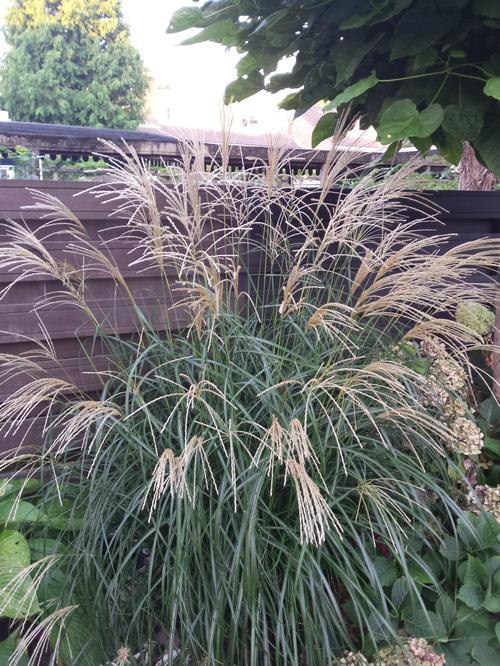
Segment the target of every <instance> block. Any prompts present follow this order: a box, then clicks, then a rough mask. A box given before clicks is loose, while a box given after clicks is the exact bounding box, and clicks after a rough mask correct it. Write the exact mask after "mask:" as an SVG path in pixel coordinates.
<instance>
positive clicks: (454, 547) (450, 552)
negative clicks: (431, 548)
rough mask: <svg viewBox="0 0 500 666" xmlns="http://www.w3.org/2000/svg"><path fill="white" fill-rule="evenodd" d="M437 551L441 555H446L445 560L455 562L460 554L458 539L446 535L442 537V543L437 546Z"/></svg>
mask: <svg viewBox="0 0 500 666" xmlns="http://www.w3.org/2000/svg"><path fill="white" fill-rule="evenodd" d="M439 552H440V553H441V555H442V556H443V557H446V559H447V560H451V561H452V562H456V561H457V560H459V559H460V556H461V555H462V548H461V545H460V541H459V540H458V539H456V538H455V537H452V536H446V537H445V538H444V539H443V543H442V544H441V545H440V547H439Z"/></svg>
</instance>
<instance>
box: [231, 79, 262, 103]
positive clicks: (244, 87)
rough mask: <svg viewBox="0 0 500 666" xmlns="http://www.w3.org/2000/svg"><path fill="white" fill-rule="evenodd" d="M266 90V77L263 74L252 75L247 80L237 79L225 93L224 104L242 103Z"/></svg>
mask: <svg viewBox="0 0 500 666" xmlns="http://www.w3.org/2000/svg"><path fill="white" fill-rule="evenodd" d="M263 88H264V77H263V76H262V75H261V74H256V73H254V74H250V75H249V76H248V77H247V78H241V79H236V80H235V81H233V82H232V83H230V84H229V85H228V86H227V87H226V90H225V92H224V102H225V103H226V104H231V102H241V100H242V99H246V98H247V97H251V96H252V95H255V93H258V92H260V91H261V90H262V89H263Z"/></svg>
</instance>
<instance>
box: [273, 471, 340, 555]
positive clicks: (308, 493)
mask: <svg viewBox="0 0 500 666" xmlns="http://www.w3.org/2000/svg"><path fill="white" fill-rule="evenodd" d="M286 470H287V472H288V474H289V475H290V477H291V478H292V479H293V482H294V485H295V490H296V493H297V502H298V504H299V520H300V539H301V543H310V544H312V545H314V546H320V545H321V544H322V543H323V542H324V541H325V538H326V533H327V532H328V530H329V529H331V528H333V529H335V530H336V532H337V533H338V534H339V536H340V535H341V533H342V527H341V525H340V523H339V521H338V520H337V518H336V517H335V514H334V513H333V511H332V510H331V509H330V507H329V506H328V504H327V502H326V501H325V498H324V497H323V496H322V495H321V491H320V489H319V488H318V486H317V485H316V484H315V483H314V481H313V480H312V479H311V477H310V476H309V474H308V473H307V471H306V468H305V467H304V465H303V463H300V462H297V461H296V460H292V459H291V458H289V459H288V460H287V461H286Z"/></svg>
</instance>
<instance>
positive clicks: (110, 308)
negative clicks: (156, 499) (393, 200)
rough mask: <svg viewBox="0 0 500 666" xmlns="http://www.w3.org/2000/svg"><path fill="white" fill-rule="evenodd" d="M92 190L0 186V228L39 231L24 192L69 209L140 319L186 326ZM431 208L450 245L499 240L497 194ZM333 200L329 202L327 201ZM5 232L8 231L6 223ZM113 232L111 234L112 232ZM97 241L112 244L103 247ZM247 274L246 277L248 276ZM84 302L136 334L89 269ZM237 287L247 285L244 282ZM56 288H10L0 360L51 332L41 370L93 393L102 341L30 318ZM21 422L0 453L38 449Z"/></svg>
mask: <svg viewBox="0 0 500 666" xmlns="http://www.w3.org/2000/svg"><path fill="white" fill-rule="evenodd" d="M90 185H91V183H82V182H78V183H76V182H37V181H19V180H16V181H14V180H11V181H0V221H2V222H4V221H7V220H9V219H10V220H14V221H20V220H24V221H25V222H26V224H27V225H28V226H29V227H30V228H31V229H33V230H36V229H37V228H38V227H39V226H40V225H41V224H43V223H44V219H43V211H41V210H39V209H36V210H34V209H30V208H26V207H27V206H30V205H32V204H33V194H32V192H30V191H29V189H28V188H32V189H35V190H42V191H43V192H45V193H48V194H51V195H53V196H55V197H57V198H58V199H60V200H61V201H62V202H64V203H65V204H66V205H67V206H68V208H70V209H71V210H72V211H73V212H74V213H75V214H76V216H77V217H78V218H79V219H80V220H81V222H82V223H83V224H84V225H85V228H86V230H87V232H88V234H89V236H90V237H91V238H92V239H93V242H94V244H95V246H96V247H97V248H100V249H102V250H106V251H108V252H109V253H110V254H111V255H112V257H113V258H114V261H115V262H116V264H117V266H118V268H119V269H120V271H121V272H122V273H123V275H124V276H125V277H126V278H127V283H128V285H129V287H130V290H131V292H132V293H133V295H134V298H135V299H136V302H137V304H138V306H139V308H140V309H141V310H142V311H144V312H146V313H147V314H148V316H149V317H150V318H151V320H152V321H153V322H154V324H155V326H156V327H157V328H158V329H160V330H162V329H165V328H167V327H172V326H176V327H180V326H184V325H186V323H187V321H188V317H187V313H186V312H185V311H184V310H183V308H182V307H170V308H169V306H173V304H174V301H173V296H172V294H171V295H170V301H169V299H168V298H167V299H166V306H165V305H162V303H163V302H164V301H165V299H164V293H163V290H164V288H165V287H164V284H163V281H162V279H161V277H160V273H159V270H158V269H156V270H155V269H150V270H148V271H144V272H141V271H138V270H136V269H135V268H134V267H130V266H129V264H130V262H131V261H133V259H134V256H136V255H135V254H134V252H136V250H137V248H136V245H135V244H134V241H133V240H131V239H130V238H129V239H116V236H117V230H116V227H117V225H118V224H119V223H120V222H119V221H118V220H117V219H116V218H114V217H110V215H111V214H112V213H113V204H112V203H111V204H106V203H104V202H103V201H102V200H97V199H96V198H95V196H94V195H93V194H92V193H87V192H85V190H87V188H88V187H89V186H90ZM429 196H430V198H431V199H432V200H433V202H434V203H435V204H437V205H439V206H441V207H442V209H443V212H442V214H440V215H439V220H435V221H432V220H431V221H430V222H429V223H428V225H426V228H427V232H428V233H429V234H436V233H439V234H442V233H452V234H456V236H455V237H454V239H453V240H452V241H451V243H459V242H464V241H470V240H474V239H476V238H480V237H484V236H497V237H498V235H499V233H500V192H499V193H475V192H474V193H469V192H468V193H464V192H439V193H433V194H432V195H429ZM332 200H335V195H334V194H332ZM7 224H9V223H8V222H7ZM110 230H112V231H110ZM102 238H105V239H106V238H107V239H109V238H114V240H112V241H111V242H109V243H105V244H103V241H102V240H101V239H102ZM5 242H6V236H5V230H4V229H1V228H0V245H1V244H2V243H5ZM47 246H48V247H49V248H50V250H51V251H52V252H53V253H54V254H55V256H56V257H57V258H59V259H61V260H62V259H63V258H64V259H66V260H67V261H68V262H70V263H71V265H72V267H74V268H75V270H81V269H83V268H84V263H83V261H82V257H81V256H79V255H78V252H74V253H69V254H68V253H67V251H65V250H67V249H68V248H67V240H66V239H64V238H63V237H57V238H53V239H51V240H50V241H49V242H48V244H47ZM251 270H252V269H251ZM167 275H168V277H169V278H171V280H172V285H171V287H173V283H174V280H175V276H174V272H173V271H171V270H170V271H169V270H168V269H167ZM16 277H18V274H16V273H15V272H11V271H6V270H3V271H0V290H1V289H3V288H5V287H6V286H9V285H12V284H13V282H14V281H15V279H16ZM85 277H86V300H87V301H89V302H90V304H91V309H92V310H93V312H94V313H95V315H96V317H97V318H98V319H99V321H101V322H103V328H104V330H106V331H115V332H116V333H119V334H120V336H128V335H132V334H133V333H134V332H135V331H136V330H137V325H136V319H135V315H134V310H133V308H132V306H131V303H130V300H129V299H128V298H127V296H126V295H125V294H123V293H120V291H119V289H117V287H116V285H115V283H114V282H113V280H112V279H111V278H110V277H109V275H108V274H106V272H104V271H100V270H95V269H93V270H92V272H90V271H89V272H88V273H86V276H85ZM242 280H243V283H244V282H245V280H246V277H245V276H244V275H243V276H242ZM55 286H56V283H55V282H53V281H51V280H49V279H48V278H47V277H46V276H43V275H40V276H36V277H32V278H30V279H28V280H26V281H22V282H19V283H16V284H14V286H12V288H11V290H10V291H9V292H8V293H7V295H6V296H5V297H4V298H3V300H1V301H0V355H1V354H18V353H22V352H25V351H26V350H28V349H31V348H33V346H34V341H37V340H38V341H43V340H44V337H45V333H44V330H43V328H41V326H40V322H43V326H44V327H45V328H46V330H47V331H48V332H49V334H50V337H51V340H52V343H53V345H54V348H55V350H56V352H57V358H58V363H55V362H54V361H51V360H47V361H45V362H44V363H43V364H42V365H44V367H45V368H46V370H47V371H49V372H50V375H51V376H54V377H59V378H61V379H65V380H67V381H69V382H71V383H73V384H75V385H76V386H78V387H79V388H80V389H82V390H83V391H85V392H90V393H96V392H98V391H99V390H100V388H101V386H102V377H101V375H100V373H102V372H103V371H106V370H107V369H108V368H109V367H110V359H109V357H108V354H107V352H106V349H105V347H104V346H103V343H102V341H100V340H96V339H94V337H93V336H94V332H95V327H94V325H93V324H92V323H90V322H89V320H88V317H87V316H86V315H85V313H83V312H82V311H81V310H80V309H79V308H78V307H76V306H75V305H72V304H71V303H68V302H64V303H58V304H55V305H52V306H51V307H45V308H42V309H41V310H39V311H36V304H37V303H38V302H39V301H41V300H42V299H43V296H44V295H45V294H46V293H47V292H50V291H52V290H53V288H54V287H55ZM1 381H2V380H1V378H0V401H2V400H5V398H6V397H7V396H8V395H10V394H12V392H13V391H15V390H17V389H19V388H21V387H22V385H23V383H25V382H26V377H25V376H21V375H19V376H18V377H16V378H15V379H14V380H11V381H9V382H8V383H1ZM32 421H33V419H30V420H27V421H26V423H25V424H23V426H22V427H21V428H20V429H19V431H18V432H17V433H15V434H13V433H11V434H10V435H9V436H8V437H2V435H1V434H0V453H1V452H2V451H7V450H10V449H12V448H13V447H15V446H17V445H19V444H20V443H21V442H23V444H24V445H25V446H27V447H31V446H37V445H38V444H39V443H40V439H41V433H42V427H43V419H42V418H38V419H34V422H33V423H32Z"/></svg>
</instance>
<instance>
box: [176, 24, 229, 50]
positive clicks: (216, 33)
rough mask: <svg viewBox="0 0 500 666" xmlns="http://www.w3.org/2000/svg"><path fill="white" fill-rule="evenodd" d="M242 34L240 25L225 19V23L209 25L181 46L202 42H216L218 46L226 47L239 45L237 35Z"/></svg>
mask: <svg viewBox="0 0 500 666" xmlns="http://www.w3.org/2000/svg"><path fill="white" fill-rule="evenodd" d="M240 32H241V28H240V26H239V24H238V23H236V22H235V21H233V20H232V19H224V20H223V21H217V22H216V23H212V24H211V25H208V26H207V27H206V28H204V29H203V30H200V32H198V33H197V34H196V35H193V37H188V38H187V39H185V40H184V41H183V42H181V44H183V45H189V44H199V43H200V42H207V41H210V42H216V43H217V44H223V45H224V46H233V45H235V44H237V42H238V40H237V35H238V34H239V33H240Z"/></svg>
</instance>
